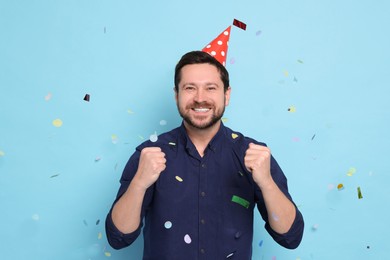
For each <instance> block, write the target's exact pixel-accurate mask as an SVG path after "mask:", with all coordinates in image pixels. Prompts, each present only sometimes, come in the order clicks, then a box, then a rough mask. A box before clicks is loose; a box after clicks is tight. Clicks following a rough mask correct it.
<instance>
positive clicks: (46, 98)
mask: <svg viewBox="0 0 390 260" xmlns="http://www.w3.org/2000/svg"><path fill="white" fill-rule="evenodd" d="M51 97H52V95H51V93H50V92H49V93H48V94H47V95H46V96H45V100H46V101H49V100H50V99H51Z"/></svg>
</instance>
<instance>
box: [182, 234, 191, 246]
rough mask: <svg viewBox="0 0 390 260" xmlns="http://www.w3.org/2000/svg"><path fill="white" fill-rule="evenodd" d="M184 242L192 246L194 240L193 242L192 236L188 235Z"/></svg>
mask: <svg viewBox="0 0 390 260" xmlns="http://www.w3.org/2000/svg"><path fill="white" fill-rule="evenodd" d="M184 242H186V243H187V244H191V242H192V240H191V237H190V235H188V234H186V235H185V236H184Z"/></svg>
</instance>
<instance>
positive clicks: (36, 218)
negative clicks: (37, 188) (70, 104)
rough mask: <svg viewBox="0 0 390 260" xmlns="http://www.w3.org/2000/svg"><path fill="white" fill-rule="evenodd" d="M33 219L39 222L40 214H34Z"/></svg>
mask: <svg viewBox="0 0 390 260" xmlns="http://www.w3.org/2000/svg"><path fill="white" fill-rule="evenodd" d="M31 218H32V219H33V220H35V221H38V220H39V215H38V214H34V215H32V216H31Z"/></svg>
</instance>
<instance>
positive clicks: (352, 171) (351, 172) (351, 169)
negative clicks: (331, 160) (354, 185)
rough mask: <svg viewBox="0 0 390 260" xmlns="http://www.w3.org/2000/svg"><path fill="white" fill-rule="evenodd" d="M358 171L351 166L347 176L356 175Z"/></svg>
mask: <svg viewBox="0 0 390 260" xmlns="http://www.w3.org/2000/svg"><path fill="white" fill-rule="evenodd" d="M355 173H356V169H355V168H353V167H351V168H349V170H348V172H347V176H349V177H351V176H352V175H354V174H355Z"/></svg>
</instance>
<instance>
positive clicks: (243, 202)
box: [232, 195, 250, 209]
mask: <svg viewBox="0 0 390 260" xmlns="http://www.w3.org/2000/svg"><path fill="white" fill-rule="evenodd" d="M232 201H233V202H235V203H237V204H240V205H241V206H243V207H244V208H246V209H247V208H249V205H250V203H249V201H247V200H246V199H243V198H241V197H238V196H236V195H233V197H232Z"/></svg>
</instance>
